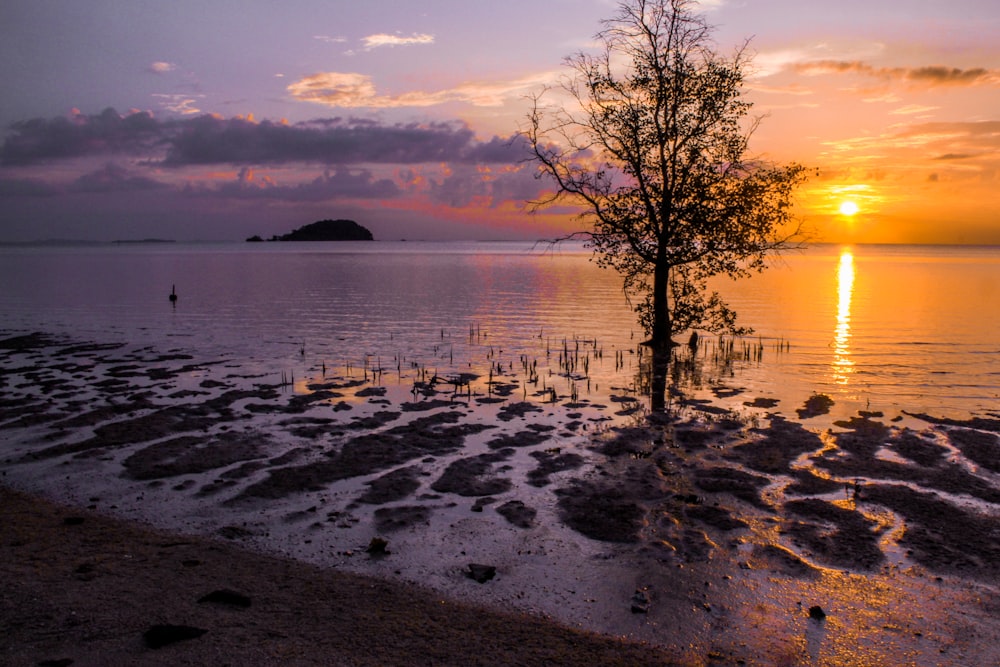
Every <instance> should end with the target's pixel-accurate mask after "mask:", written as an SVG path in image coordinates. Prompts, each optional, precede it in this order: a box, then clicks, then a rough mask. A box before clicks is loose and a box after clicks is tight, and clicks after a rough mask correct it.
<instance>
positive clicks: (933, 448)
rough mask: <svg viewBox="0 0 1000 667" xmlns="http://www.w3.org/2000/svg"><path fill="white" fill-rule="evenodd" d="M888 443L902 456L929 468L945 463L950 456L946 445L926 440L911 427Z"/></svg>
mask: <svg viewBox="0 0 1000 667" xmlns="http://www.w3.org/2000/svg"><path fill="white" fill-rule="evenodd" d="M887 444H888V445H889V447H891V448H892V449H893V450H894V451H895V452H896V453H897V454H899V455H900V456H903V457H905V458H908V459H909V460H911V461H913V462H914V463H917V464H919V465H922V466H924V467H927V468H931V467H934V466H936V465H938V464H940V463H943V462H944V460H945V459H946V458H947V456H948V449H947V448H946V447H942V446H941V445H939V444H937V443H936V442H931V441H929V440H926V439H924V438H922V437H921V436H920V435H918V434H917V433H914V432H913V431H911V430H909V429H904V430H903V431H902V432H900V433H899V435H898V436H896V437H895V438H893V439H891V440H890V441H889V442H888V443H887Z"/></svg>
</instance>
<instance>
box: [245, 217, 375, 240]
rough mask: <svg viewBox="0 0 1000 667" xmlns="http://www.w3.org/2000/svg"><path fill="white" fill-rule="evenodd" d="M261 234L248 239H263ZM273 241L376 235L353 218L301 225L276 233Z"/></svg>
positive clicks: (342, 238) (371, 237)
mask: <svg viewBox="0 0 1000 667" xmlns="http://www.w3.org/2000/svg"><path fill="white" fill-rule="evenodd" d="M263 240H264V239H262V238H261V237H259V236H251V237H250V238H248V239H247V241H248V242H250V243H259V242H261V241H263ZM269 240H271V241H372V240H374V237H373V236H372V233H371V232H370V231H368V230H367V229H366V228H364V227H362V226H361V225H359V224H358V223H356V222H354V221H353V220H320V221H319V222H314V223H312V224H311V225H306V226H305V227H299V228H298V229H296V230H295V231H294V232H290V233H288V234H283V235H281V236H279V235H277V234H275V235H274V236H272V237H271V238H270V239H269Z"/></svg>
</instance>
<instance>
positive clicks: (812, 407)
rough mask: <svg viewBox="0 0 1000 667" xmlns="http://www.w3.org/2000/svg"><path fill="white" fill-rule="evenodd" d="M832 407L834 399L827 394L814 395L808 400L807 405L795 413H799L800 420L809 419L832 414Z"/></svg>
mask: <svg viewBox="0 0 1000 667" xmlns="http://www.w3.org/2000/svg"><path fill="white" fill-rule="evenodd" d="M832 407H833V399H832V398H830V397H829V396H827V395H826V394H813V395H812V396H810V397H809V398H807V399H806V402H805V404H804V405H803V406H802V407H801V408H799V409H798V410H796V411H795V412H797V413H798V415H799V419H809V418H811V417H818V416H820V415H825V414H828V413H829V412H830V408H832Z"/></svg>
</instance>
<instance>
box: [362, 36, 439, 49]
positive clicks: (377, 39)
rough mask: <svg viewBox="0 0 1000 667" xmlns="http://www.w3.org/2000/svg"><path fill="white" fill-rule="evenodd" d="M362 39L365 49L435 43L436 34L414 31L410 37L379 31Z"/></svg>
mask: <svg viewBox="0 0 1000 667" xmlns="http://www.w3.org/2000/svg"><path fill="white" fill-rule="evenodd" d="M362 41H363V42H364V43H365V49H366V50H369V51H370V50H371V49H377V48H378V47H380V46H410V45H413V44H433V43H434V35H426V34H416V33H414V34H413V35H412V36H410V37H400V36H399V35H386V34H384V33H379V34H377V35H368V36H367V37H365V38H363V39H362Z"/></svg>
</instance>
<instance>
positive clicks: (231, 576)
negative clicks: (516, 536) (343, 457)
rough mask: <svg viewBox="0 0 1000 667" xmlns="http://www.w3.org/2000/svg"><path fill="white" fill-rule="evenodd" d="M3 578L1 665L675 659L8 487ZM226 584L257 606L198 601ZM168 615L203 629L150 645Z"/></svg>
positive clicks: (0, 492)
mask: <svg viewBox="0 0 1000 667" xmlns="http://www.w3.org/2000/svg"><path fill="white" fill-rule="evenodd" d="M0 579H2V581H3V586H2V588H0V663H2V664H4V665H12V666H13V665H74V666H84V665H206V664H210V665H376V664H377V665H428V664H435V665H542V664H567V665H593V664H606V665H668V664H678V663H676V662H674V661H673V660H672V659H671V657H670V656H669V655H667V654H665V653H664V652H662V651H658V650H656V649H653V648H649V647H644V646H639V645H637V644H628V643H623V642H621V641H618V640H616V639H614V638H610V637H604V636H599V635H594V634H588V633H584V632H580V631H575V630H572V629H567V628H564V627H561V626H559V625H556V624H554V623H551V622H549V621H546V620H544V619H541V618H537V617H532V616H528V615H513V614H505V613H500V612H497V611H487V610H483V609H477V608H474V607H471V606H464V605H461V604H456V603H454V602H450V601H444V600H442V599H440V597H438V596H435V595H434V593H432V592H430V591H426V590H422V589H419V588H416V587H413V586H410V585H405V584H401V583H388V582H384V581H379V580H376V579H371V578H367V577H364V576H359V575H353V574H345V573H343V572H337V571H333V570H329V569H321V568H317V567H314V566H310V565H307V564H304V563H301V562H296V561H292V560H285V559H280V558H274V557H269V556H265V555H261V554H258V553H253V552H249V551H244V550H240V549H238V548H234V547H233V546H230V545H227V544H222V543H217V542H212V541H208V540H204V539H199V538H193V537H181V538H178V537H175V536H171V535H168V534H165V533H161V532H157V531H155V530H151V529H149V528H146V527H143V526H139V525H135V524H129V523H124V522H121V521H118V520H113V519H109V518H107V517H103V516H100V515H97V514H95V513H92V512H86V511H80V510H77V509H69V508H66V507H62V506H59V505H56V504H52V503H50V502H47V501H45V500H41V499H38V498H34V497H31V496H28V495H24V494H22V493H19V492H15V491H11V490H8V489H3V488H0ZM219 590H229V591H233V592H237V593H240V594H241V595H244V596H246V597H247V598H249V601H250V606H249V607H246V606H241V605H240V604H238V602H240V600H239V599H238V598H237V599H236V600H233V601H229V602H226V601H222V602H207V601H206V602H199V600H200V599H201V598H203V597H205V596H206V595H209V594H211V593H212V592H214V591H219ZM234 602H235V603H234ZM243 602H244V604H245V601H243ZM165 624H170V625H183V626H189V627H193V628H198V629H201V630H205V631H206V632H205V633H204V634H202V635H201V636H199V637H196V638H191V639H187V640H183V641H178V642H176V643H173V644H169V645H166V646H163V647H161V648H155V649H154V648H150V647H149V646H148V645H147V642H146V641H145V639H144V633H146V632H147V631H148V630H149V629H150V628H151V627H152V626H154V625H165Z"/></svg>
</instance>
